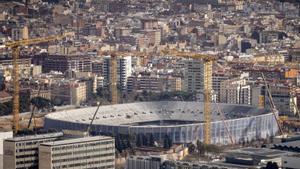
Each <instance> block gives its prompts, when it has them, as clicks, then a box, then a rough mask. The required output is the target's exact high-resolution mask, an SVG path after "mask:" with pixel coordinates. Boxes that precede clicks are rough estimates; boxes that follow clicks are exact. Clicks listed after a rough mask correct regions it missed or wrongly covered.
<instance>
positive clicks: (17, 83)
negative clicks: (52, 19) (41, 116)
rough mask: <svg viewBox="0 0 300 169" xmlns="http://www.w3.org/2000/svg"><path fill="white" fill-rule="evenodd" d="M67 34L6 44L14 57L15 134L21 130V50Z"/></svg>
mask: <svg viewBox="0 0 300 169" xmlns="http://www.w3.org/2000/svg"><path fill="white" fill-rule="evenodd" d="M66 35H67V34H64V35H60V36H48V37H42V38H34V39H24V40H18V41H13V42H8V43H5V44H4V48H10V49H11V50H12V57H13V86H14V92H13V112H12V114H13V131H14V134H17V132H18V131H19V129H20V126H19V121H20V117H19V115H20V72H19V71H20V70H19V63H18V59H19V56H20V48H21V47H22V46H27V45H35V44H40V43H44V42H50V41H54V40H59V39H62V38H64V37H66Z"/></svg>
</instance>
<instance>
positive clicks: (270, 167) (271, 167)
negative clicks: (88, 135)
mask: <svg viewBox="0 0 300 169" xmlns="http://www.w3.org/2000/svg"><path fill="white" fill-rule="evenodd" d="M278 168H279V167H278V164H277V163H276V162H272V161H269V162H268V163H267V166H266V169H278Z"/></svg>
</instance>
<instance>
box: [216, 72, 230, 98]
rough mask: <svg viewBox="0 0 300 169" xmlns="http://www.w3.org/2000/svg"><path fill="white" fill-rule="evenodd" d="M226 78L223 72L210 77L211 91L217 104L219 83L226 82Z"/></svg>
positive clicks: (219, 90) (219, 89)
mask: <svg viewBox="0 0 300 169" xmlns="http://www.w3.org/2000/svg"><path fill="white" fill-rule="evenodd" d="M228 78H229V77H228V76H227V75H226V74H225V72H215V73H213V75H212V89H213V92H214V94H215V95H216V101H217V102H220V92H221V82H223V81H225V80H228Z"/></svg>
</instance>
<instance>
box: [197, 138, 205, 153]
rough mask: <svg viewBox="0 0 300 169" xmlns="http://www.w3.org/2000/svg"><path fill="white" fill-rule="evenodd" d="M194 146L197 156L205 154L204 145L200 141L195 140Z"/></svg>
mask: <svg viewBox="0 0 300 169" xmlns="http://www.w3.org/2000/svg"><path fill="white" fill-rule="evenodd" d="M196 145H197V150H198V153H199V156H200V155H203V154H205V145H204V144H203V143H202V142H201V141H200V140H197V142H196Z"/></svg>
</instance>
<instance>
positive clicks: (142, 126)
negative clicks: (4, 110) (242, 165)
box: [44, 101, 278, 144]
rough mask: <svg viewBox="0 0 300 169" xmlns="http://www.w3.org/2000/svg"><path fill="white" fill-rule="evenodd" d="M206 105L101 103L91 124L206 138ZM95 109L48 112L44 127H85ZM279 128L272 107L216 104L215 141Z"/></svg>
mask: <svg viewBox="0 0 300 169" xmlns="http://www.w3.org/2000/svg"><path fill="white" fill-rule="evenodd" d="M203 106H204V104H203V103H202V102H181V101H161V102H137V103H128V104H117V105H107V106H101V107H100V109H99V111H98V113H97V115H96V117H95V121H94V123H93V126H92V127H91V128H92V131H93V132H94V133H96V134H101V133H109V134H112V135H116V134H130V135H139V134H146V135H149V134H152V135H153V136H154V138H155V140H158V141H162V140H163V139H164V137H165V135H169V136H170V137H171V138H172V139H173V141H174V142H175V143H189V142H195V141H196V140H198V139H199V140H202V141H203V138H204V113H203ZM217 110H220V111H221V112H220V111H217ZM95 111H96V107H88V108H81V109H73V110H67V111H61V112H56V113H52V114H48V115H47V116H46V117H45V124H44V127H45V128H46V129H51V128H54V129H58V130H61V129H71V130H84V129H86V128H87V126H88V125H89V123H90V121H91V120H92V117H93V115H94V112H95ZM223 115H224V118H223V119H224V120H222V117H223ZM277 131H278V127H277V125H276V120H275V118H274V115H273V113H272V112H271V111H270V110H268V109H258V108H256V107H252V106H248V105H234V104H222V103H219V104H218V105H216V104H212V112H211V142H212V143H214V144H228V143H230V142H231V140H230V137H229V136H230V135H231V136H232V138H233V139H234V141H235V143H236V142H241V141H251V140H256V139H263V138H267V137H270V136H274V135H275V134H276V133H277Z"/></svg>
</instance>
